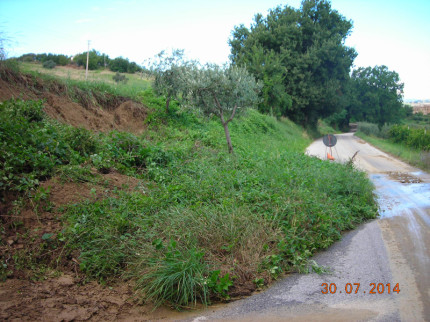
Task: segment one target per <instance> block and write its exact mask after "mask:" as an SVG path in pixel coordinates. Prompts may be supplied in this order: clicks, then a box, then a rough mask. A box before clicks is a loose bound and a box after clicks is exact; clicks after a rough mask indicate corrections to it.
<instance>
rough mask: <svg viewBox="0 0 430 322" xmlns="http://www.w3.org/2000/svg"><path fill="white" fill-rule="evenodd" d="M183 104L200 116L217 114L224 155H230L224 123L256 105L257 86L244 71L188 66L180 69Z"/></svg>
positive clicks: (227, 130) (226, 124)
mask: <svg viewBox="0 0 430 322" xmlns="http://www.w3.org/2000/svg"><path fill="white" fill-rule="evenodd" d="M180 75H181V76H180V78H181V79H182V80H183V81H184V83H185V89H184V91H183V93H182V99H183V101H184V102H185V103H186V104H187V105H189V106H192V107H193V108H197V109H200V110H201V111H202V112H203V113H204V114H206V115H210V114H214V115H217V116H218V117H219V119H220V121H221V124H222V126H223V127H224V132H225V137H226V140H227V146H228V152H229V153H232V152H233V145H232V143H231V138H230V131H229V129H228V124H229V123H230V122H231V121H232V120H233V118H234V117H235V115H237V114H239V113H240V112H241V111H243V110H245V109H246V108H251V107H254V106H256V105H257V104H258V102H259V98H258V94H259V92H260V90H261V86H260V84H259V83H257V82H256V80H255V78H254V77H253V76H252V75H250V74H249V73H248V72H247V70H246V68H244V67H237V66H223V67H221V66H218V65H211V64H208V65H206V66H204V67H199V66H198V64H195V63H194V64H189V65H188V66H184V67H183V68H181V70H180Z"/></svg>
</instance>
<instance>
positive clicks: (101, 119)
mask: <svg viewBox="0 0 430 322" xmlns="http://www.w3.org/2000/svg"><path fill="white" fill-rule="evenodd" d="M2 76H3V77H1V78H0V101H5V100H8V99H11V98H21V99H24V100H29V99H32V100H38V99H41V100H44V102H45V103H44V106H45V112H46V114H48V115H49V116H50V117H51V118H53V119H55V120H58V121H60V122H62V123H67V124H70V125H73V126H76V127H84V128H86V129H88V130H94V131H102V132H106V131H111V130H118V131H127V132H131V133H135V134H141V133H143V131H144V130H145V127H144V123H143V122H144V120H145V119H146V116H147V107H145V106H144V105H142V104H140V103H137V102H134V101H132V100H130V99H128V98H125V97H114V96H112V95H110V94H103V95H99V96H95V97H88V95H87V94H86V93H84V92H82V91H81V90H79V89H75V92H76V93H77V94H78V95H77V99H75V100H72V98H71V97H70V93H69V89H68V88H67V87H66V86H65V85H64V84H61V83H56V82H55V81H45V80H42V79H39V78H34V77H33V76H30V75H23V74H18V75H15V74H11V75H2ZM80 92H82V93H81V95H79V93H80Z"/></svg>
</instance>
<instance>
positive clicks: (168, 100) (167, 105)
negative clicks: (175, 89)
mask: <svg viewBox="0 0 430 322" xmlns="http://www.w3.org/2000/svg"><path fill="white" fill-rule="evenodd" d="M169 104H170V97H168V98H167V100H166V113H167V114H169Z"/></svg>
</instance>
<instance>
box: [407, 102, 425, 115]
mask: <svg viewBox="0 0 430 322" xmlns="http://www.w3.org/2000/svg"><path fill="white" fill-rule="evenodd" d="M409 105H411V106H412V108H413V109H414V114H415V113H423V114H424V115H426V114H430V103H411V104H409Z"/></svg>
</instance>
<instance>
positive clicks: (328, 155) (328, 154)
mask: <svg viewBox="0 0 430 322" xmlns="http://www.w3.org/2000/svg"><path fill="white" fill-rule="evenodd" d="M327 159H329V160H331V161H334V158H333V156H332V155H331V154H330V153H327Z"/></svg>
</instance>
